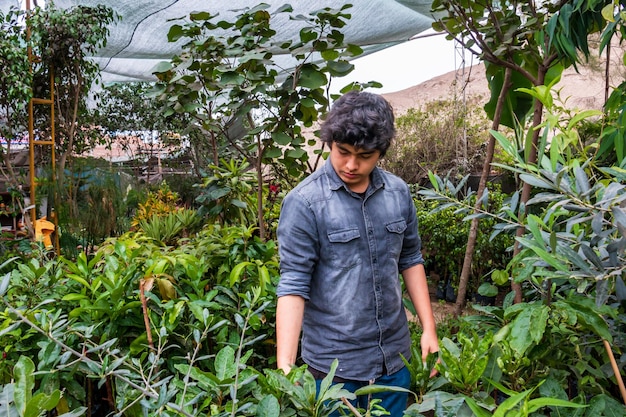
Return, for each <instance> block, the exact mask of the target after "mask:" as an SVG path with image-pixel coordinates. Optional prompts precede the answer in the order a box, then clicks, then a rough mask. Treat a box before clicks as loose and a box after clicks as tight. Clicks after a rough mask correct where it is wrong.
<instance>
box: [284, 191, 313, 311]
mask: <svg viewBox="0 0 626 417" xmlns="http://www.w3.org/2000/svg"><path fill="white" fill-rule="evenodd" d="M277 237H278V254H279V257H280V280H279V282H278V287H277V289H276V295H277V296H278V297H282V296H285V295H299V296H301V297H303V298H304V299H306V300H308V299H309V290H310V286H311V277H312V276H313V272H314V269H315V267H316V263H317V261H318V259H319V238H318V233H317V226H316V221H315V215H314V213H313V211H312V210H311V207H310V205H309V204H308V202H307V201H306V200H305V199H304V198H303V197H302V196H301V195H300V194H298V192H297V191H296V190H294V191H292V192H290V193H289V194H287V196H286V197H285V199H284V200H283V203H282V207H281V211H280V219H279V222H278V229H277Z"/></svg>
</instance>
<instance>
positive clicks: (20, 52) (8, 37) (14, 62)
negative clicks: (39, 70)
mask: <svg viewBox="0 0 626 417" xmlns="http://www.w3.org/2000/svg"><path fill="white" fill-rule="evenodd" d="M22 18H23V12H21V11H18V10H17V9H15V8H11V9H10V10H9V11H8V13H7V14H6V15H5V14H4V13H2V12H0V67H2V79H0V137H2V138H3V139H5V140H6V141H7V147H6V148H5V147H4V146H2V147H0V156H2V160H3V162H4V165H5V167H6V168H7V170H8V171H9V172H8V174H10V173H11V170H12V167H11V163H10V158H9V154H10V152H11V142H12V141H13V139H16V138H18V137H19V136H21V134H22V132H23V131H24V129H25V127H26V126H27V116H26V109H27V104H28V100H29V99H30V97H31V96H32V91H31V82H32V74H31V73H30V71H29V62H28V54H27V53H26V42H25V34H24V33H23V31H22V30H21V27H20V24H19V21H20V19H22ZM11 177H13V175H10V176H9V178H10V179H12V180H13V181H14V180H15V178H11ZM15 185H17V184H15Z"/></svg>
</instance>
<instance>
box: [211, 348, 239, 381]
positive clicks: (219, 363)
mask: <svg viewBox="0 0 626 417" xmlns="http://www.w3.org/2000/svg"><path fill="white" fill-rule="evenodd" d="M236 373H237V364H236V363H235V350H234V349H233V348H231V347H230V346H226V347H223V348H222V350H220V351H219V352H218V353H217V355H216V356H215V375H216V376H217V378H218V379H219V380H220V381H224V380H226V379H232V378H233V377H234V376H235V374H236Z"/></svg>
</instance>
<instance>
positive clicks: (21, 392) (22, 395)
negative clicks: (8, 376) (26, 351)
mask: <svg viewBox="0 0 626 417" xmlns="http://www.w3.org/2000/svg"><path fill="white" fill-rule="evenodd" d="M34 372H35V364H34V363H33V361H32V359H30V358H29V357H27V356H20V358H19V359H18V361H17V363H16V364H15V367H14V368H13V377H14V378H15V398H14V402H15V406H16V407H17V411H18V413H19V415H20V416H24V414H25V413H26V406H27V405H28V403H29V401H30V400H31V398H32V395H33V388H34V387H35V376H34V375H33V373H34Z"/></svg>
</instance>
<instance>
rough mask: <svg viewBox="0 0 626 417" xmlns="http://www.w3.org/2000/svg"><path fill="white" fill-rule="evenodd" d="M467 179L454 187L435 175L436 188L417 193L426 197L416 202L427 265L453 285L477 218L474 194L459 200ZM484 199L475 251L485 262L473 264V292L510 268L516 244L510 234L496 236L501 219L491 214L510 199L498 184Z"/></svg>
mask: <svg viewBox="0 0 626 417" xmlns="http://www.w3.org/2000/svg"><path fill="white" fill-rule="evenodd" d="M467 179H468V177H465V178H463V179H462V180H461V181H459V183H458V184H453V183H452V182H451V181H450V180H449V179H445V180H444V179H441V178H439V177H436V176H434V175H431V181H432V182H431V185H432V187H433V188H430V189H427V188H424V189H419V190H418V192H417V193H418V194H419V195H420V196H421V197H422V198H420V199H416V200H415V206H416V209H417V217H418V222H419V228H420V236H421V238H422V246H423V250H424V259H425V261H426V263H425V266H426V268H427V270H428V271H429V272H432V273H434V274H436V275H438V276H440V277H441V279H442V280H445V281H448V280H450V281H451V282H452V284H453V286H454V285H456V283H458V279H459V276H460V274H461V268H462V266H463V258H464V256H465V244H466V242H467V235H468V233H469V228H470V222H469V220H470V219H471V218H472V217H473V215H471V214H470V213H471V212H472V209H473V207H474V202H475V199H476V196H475V195H474V194H473V193H472V192H471V191H470V192H469V193H466V194H465V197H464V198H463V200H462V201H458V200H457V199H456V198H457V196H459V195H461V194H463V191H464V189H465V187H466V182H467ZM489 188H491V190H490V189H489ZM481 200H482V202H483V204H482V210H481V212H480V213H479V216H481V221H480V223H479V233H478V238H477V242H476V249H475V252H474V256H475V259H480V260H481V261H480V262H473V263H472V272H471V276H470V289H471V290H473V291H472V292H475V291H476V290H477V289H478V287H479V286H480V285H481V283H482V282H483V281H487V282H488V281H489V277H490V276H491V274H493V273H494V272H496V271H498V270H502V269H505V268H506V266H507V265H508V263H509V261H510V259H511V255H510V249H511V246H512V244H513V238H512V237H511V235H510V234H494V233H492V230H493V227H494V226H495V225H496V223H497V222H498V219H497V217H496V216H493V215H489V213H491V212H497V211H499V210H500V209H501V207H503V206H504V205H505V202H506V201H507V196H506V195H505V194H504V193H502V192H501V191H500V190H499V187H498V186H497V185H492V184H490V185H489V187H488V189H487V191H486V192H485V194H484V195H483V196H482V198H481Z"/></svg>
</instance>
